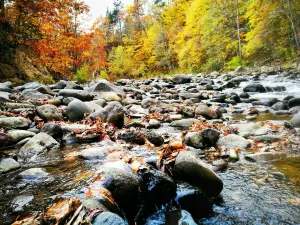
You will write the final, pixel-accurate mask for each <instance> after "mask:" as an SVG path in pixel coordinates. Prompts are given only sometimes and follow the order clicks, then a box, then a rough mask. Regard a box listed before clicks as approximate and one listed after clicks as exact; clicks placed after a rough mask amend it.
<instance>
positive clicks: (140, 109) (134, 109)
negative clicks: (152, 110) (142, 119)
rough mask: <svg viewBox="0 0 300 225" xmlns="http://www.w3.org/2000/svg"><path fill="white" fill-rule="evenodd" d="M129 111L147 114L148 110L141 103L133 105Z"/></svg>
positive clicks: (130, 112)
mask: <svg viewBox="0 0 300 225" xmlns="http://www.w3.org/2000/svg"><path fill="white" fill-rule="evenodd" d="M127 112H128V114H129V115H134V114H146V110H145V109H144V108H143V107H142V106H140V105H132V106H131V107H130V108H129V109H128V110H127Z"/></svg>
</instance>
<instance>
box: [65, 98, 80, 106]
mask: <svg viewBox="0 0 300 225" xmlns="http://www.w3.org/2000/svg"><path fill="white" fill-rule="evenodd" d="M73 100H79V99H77V98H74V97H66V98H64V99H63V104H64V105H69V104H70V103H71V102H72V101H73Z"/></svg>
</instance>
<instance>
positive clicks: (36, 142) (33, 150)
mask: <svg viewBox="0 0 300 225" xmlns="http://www.w3.org/2000/svg"><path fill="white" fill-rule="evenodd" d="M59 146H60V144H59V143H58V142H57V141H56V140H55V139H54V138H53V137H51V136H50V135H48V134H46V133H39V134H36V135H35V136H33V137H32V138H31V139H30V140H29V141H28V142H27V143H26V144H25V145H24V146H23V147H22V148H21V149H20V154H21V155H24V156H26V157H31V156H33V155H39V154H41V153H43V152H45V151H48V150H51V149H56V148H59Z"/></svg>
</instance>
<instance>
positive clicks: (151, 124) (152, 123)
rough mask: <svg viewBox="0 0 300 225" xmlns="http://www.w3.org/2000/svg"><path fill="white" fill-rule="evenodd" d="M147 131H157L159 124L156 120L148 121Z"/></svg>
mask: <svg viewBox="0 0 300 225" xmlns="http://www.w3.org/2000/svg"><path fill="white" fill-rule="evenodd" d="M147 128H148V129H158V128H160V122H159V121H158V120H156V119H150V120H149V123H148V125H147Z"/></svg>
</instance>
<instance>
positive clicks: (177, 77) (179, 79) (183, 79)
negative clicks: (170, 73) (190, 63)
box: [172, 74, 191, 84]
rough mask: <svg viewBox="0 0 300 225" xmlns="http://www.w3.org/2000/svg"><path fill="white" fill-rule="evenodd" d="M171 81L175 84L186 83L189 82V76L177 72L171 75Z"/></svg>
mask: <svg viewBox="0 0 300 225" xmlns="http://www.w3.org/2000/svg"><path fill="white" fill-rule="evenodd" d="M172 81H173V82H174V83H175V84H186V83H190V82H191V76H189V75H186V74H177V75H175V76H174V77H172Z"/></svg>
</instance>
